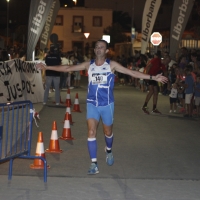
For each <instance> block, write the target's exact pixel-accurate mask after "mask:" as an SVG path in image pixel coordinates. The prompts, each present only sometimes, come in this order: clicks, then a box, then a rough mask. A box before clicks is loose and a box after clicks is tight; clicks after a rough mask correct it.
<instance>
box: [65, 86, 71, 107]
mask: <svg viewBox="0 0 200 200" xmlns="http://www.w3.org/2000/svg"><path fill="white" fill-rule="evenodd" d="M65 104H66V106H67V105H69V106H71V105H72V102H71V97H70V89H68V90H67V95H66V102H65Z"/></svg>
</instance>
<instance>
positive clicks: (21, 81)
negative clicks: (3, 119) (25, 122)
mask: <svg viewBox="0 0 200 200" xmlns="http://www.w3.org/2000/svg"><path fill="white" fill-rule="evenodd" d="M35 64H36V63H35V62H23V61H21V60H19V59H14V60H10V61H6V62H0V103H7V102H14V101H23V100H30V101H31V102H32V103H38V102H43V96H44V89H43V84H42V77H41V71H40V70H37V69H36V68H35Z"/></svg>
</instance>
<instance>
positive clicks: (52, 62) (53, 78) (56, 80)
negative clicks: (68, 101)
mask: <svg viewBox="0 0 200 200" xmlns="http://www.w3.org/2000/svg"><path fill="white" fill-rule="evenodd" d="M45 63H46V64H47V65H49V66H57V65H60V64H61V58H60V55H59V53H58V52H55V50H54V47H51V48H50V52H49V54H48V55H47V56H46V58H45ZM52 82H53V84H54V87H55V102H56V105H59V103H60V89H59V84H60V72H57V71H46V82H45V91H44V100H43V104H44V105H45V104H46V102H47V99H48V96H49V89H50V87H51V84H52Z"/></svg>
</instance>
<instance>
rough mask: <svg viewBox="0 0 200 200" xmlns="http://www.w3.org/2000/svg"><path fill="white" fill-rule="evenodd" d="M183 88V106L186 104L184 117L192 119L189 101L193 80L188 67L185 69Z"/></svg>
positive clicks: (191, 95)
mask: <svg viewBox="0 0 200 200" xmlns="http://www.w3.org/2000/svg"><path fill="white" fill-rule="evenodd" d="M183 87H184V88H185V104H186V114H185V115H184V117H192V108H191V101H192V97H193V92H194V79H193V77H192V75H191V69H190V68H189V66H187V67H186V69H185V84H184V85H183Z"/></svg>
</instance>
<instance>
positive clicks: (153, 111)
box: [151, 109, 162, 114]
mask: <svg viewBox="0 0 200 200" xmlns="http://www.w3.org/2000/svg"><path fill="white" fill-rule="evenodd" d="M151 113H152V114H162V113H161V112H159V111H158V109H154V110H152V111H151Z"/></svg>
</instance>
